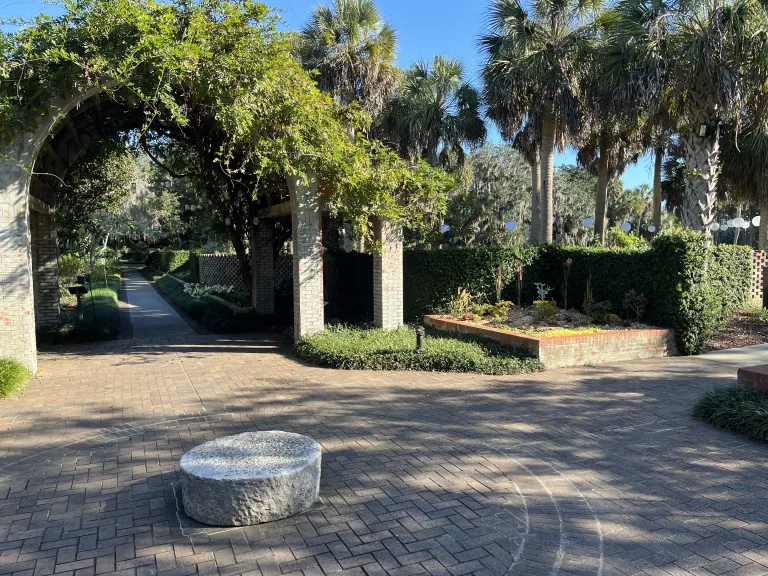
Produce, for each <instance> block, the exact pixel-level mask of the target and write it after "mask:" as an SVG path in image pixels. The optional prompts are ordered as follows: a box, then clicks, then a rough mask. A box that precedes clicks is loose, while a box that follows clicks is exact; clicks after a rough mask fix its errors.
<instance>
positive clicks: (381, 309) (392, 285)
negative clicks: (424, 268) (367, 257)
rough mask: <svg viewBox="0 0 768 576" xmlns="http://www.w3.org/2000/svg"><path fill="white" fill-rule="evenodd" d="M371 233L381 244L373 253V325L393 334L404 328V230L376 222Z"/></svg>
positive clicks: (377, 220)
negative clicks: (396, 330) (397, 329)
mask: <svg viewBox="0 0 768 576" xmlns="http://www.w3.org/2000/svg"><path fill="white" fill-rule="evenodd" d="M373 232H374V239H375V240H376V242H380V243H381V252H379V251H377V250H374V253H373V321H374V324H376V326H378V327H379V328H384V329H385V330H394V329H395V328H398V327H400V326H402V325H403V230H402V228H401V227H400V226H393V225H392V224H390V223H389V222H387V221H385V220H382V219H379V218H377V219H376V220H375V222H374V225H373Z"/></svg>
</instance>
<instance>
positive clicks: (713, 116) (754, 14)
mask: <svg viewBox="0 0 768 576" xmlns="http://www.w3.org/2000/svg"><path fill="white" fill-rule="evenodd" d="M616 11H617V15H618V19H617V23H616V26H615V27H614V28H613V31H614V32H613V33H614V41H615V42H616V45H617V47H618V49H617V50H614V51H613V54H614V56H615V57H614V61H613V65H612V66H611V70H612V73H611V81H612V82H613V83H614V84H615V85H617V86H619V90H621V91H623V92H624V93H625V95H626V96H625V99H626V100H629V99H633V100H634V101H635V102H638V103H640V104H641V105H645V106H648V107H650V108H651V109H656V107H657V103H658V100H659V99H660V98H669V99H670V101H671V102H672V103H673V107H674V108H675V109H676V110H678V111H679V113H680V116H681V122H682V123H683V124H684V127H683V129H682V130H681V132H680V142H681V144H682V145H683V148H684V154H685V163H686V165H687V167H688V171H687V172H686V177H685V197H684V199H683V210H682V217H683V223H684V225H685V226H686V227H687V228H693V229H695V230H701V231H704V232H706V233H709V231H710V228H711V225H712V223H713V222H714V220H715V203H716V200H717V176H718V171H719V164H720V162H719V160H720V158H719V157H720V144H719V141H718V139H719V133H720V130H719V127H720V125H721V124H722V123H724V122H728V121H731V120H735V121H736V123H737V124H738V122H739V116H738V115H739V113H740V108H741V106H742V105H743V104H744V102H745V100H746V98H747V97H748V94H749V92H750V90H752V89H762V86H764V85H765V80H766V75H767V74H768V66H766V63H767V62H768V35H766V29H767V27H766V13H765V10H764V8H763V6H762V5H761V3H760V2H759V1H757V0H685V1H683V0H621V1H620V2H619V3H618V5H617V7H616ZM617 81H618V82H617Z"/></svg>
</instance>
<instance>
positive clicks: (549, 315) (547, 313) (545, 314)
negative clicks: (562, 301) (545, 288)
mask: <svg viewBox="0 0 768 576" xmlns="http://www.w3.org/2000/svg"><path fill="white" fill-rule="evenodd" d="M533 307H534V308H535V312H534V315H535V316H536V319H538V320H539V321H541V322H549V321H551V320H553V319H554V318H555V317H556V316H557V314H558V312H560V308H558V307H557V304H556V303H555V302H554V301H552V300H536V301H535V302H534V303H533Z"/></svg>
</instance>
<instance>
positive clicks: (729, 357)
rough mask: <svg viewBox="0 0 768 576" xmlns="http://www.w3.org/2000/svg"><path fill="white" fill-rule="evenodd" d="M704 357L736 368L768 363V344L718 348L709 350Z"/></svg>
mask: <svg viewBox="0 0 768 576" xmlns="http://www.w3.org/2000/svg"><path fill="white" fill-rule="evenodd" d="M703 357H704V358H706V359H707V360H712V361H714V362H720V363H722V364H727V365H729V366H733V367H735V368H746V367H749V366H759V365H760V364H768V344H756V345H754V346H744V347H743V348H731V349H729V350H717V351H716V352H707V353H706V354H704V355H703Z"/></svg>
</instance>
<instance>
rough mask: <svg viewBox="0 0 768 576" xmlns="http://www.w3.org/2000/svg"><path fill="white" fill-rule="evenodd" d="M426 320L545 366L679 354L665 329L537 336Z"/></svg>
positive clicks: (431, 318) (439, 319) (444, 319)
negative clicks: (514, 349) (509, 349)
mask: <svg viewBox="0 0 768 576" xmlns="http://www.w3.org/2000/svg"><path fill="white" fill-rule="evenodd" d="M424 321H425V323H426V324H427V325H428V326H431V327H433V328H437V329H438V330H445V331H446V332H453V333H457V334H474V335H476V336H483V337H485V338H490V339H492V340H496V341H497V342H503V343H504V344H508V345H510V346H516V347H518V348H523V349H525V350H528V351H529V352H531V354H533V355H534V356H535V357H536V358H538V359H539V360H540V361H541V362H542V363H543V364H544V366H545V367H546V368H562V367H565V366H583V365H591V364H607V363H611V362H624V361H627V360H639V359H642V358H660V357H663V356H673V355H676V354H677V349H676V348H675V343H674V342H675V341H674V336H673V333H672V331H671V330H666V329H658V328H642V329H632V328H629V329H623V330H618V329H616V330H602V331H600V332H595V333H589V334H573V335H565V336H545V335H541V336H539V335H537V336H534V335H532V334H524V333H522V332H513V331H511V330H503V329H499V328H492V327H489V326H483V325H480V324H475V323H473V322H470V321H462V320H456V319H454V318H451V317H449V316H440V315H428V316H425V317H424Z"/></svg>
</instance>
